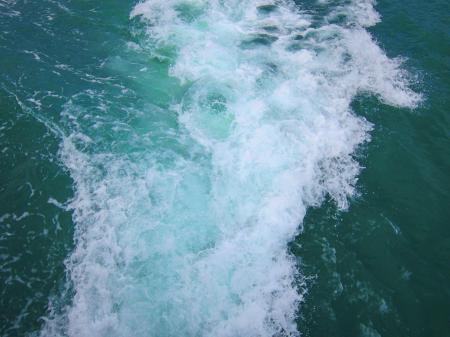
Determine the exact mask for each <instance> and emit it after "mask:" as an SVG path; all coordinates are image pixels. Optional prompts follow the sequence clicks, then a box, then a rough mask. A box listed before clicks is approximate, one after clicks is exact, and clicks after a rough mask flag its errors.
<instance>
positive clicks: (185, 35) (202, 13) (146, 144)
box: [0, 0, 422, 337]
mask: <svg viewBox="0 0 450 337" xmlns="http://www.w3.org/2000/svg"><path fill="white" fill-rule="evenodd" d="M13 3H14V4H15V1H13V0H11V1H9V0H7V1H1V0H0V11H2V10H3V9H4V11H3V14H2V13H0V19H2V20H3V19H4V17H8V18H9V19H11V20H13V19H14V20H18V19H17V18H20V17H21V13H20V11H13V10H11V11H9V9H8V8H10V7H11V8H12V5H11V4H13ZM48 3H49V4H50V3H51V4H52V6H55V8H57V11H60V12H63V13H65V15H66V17H67V18H69V19H67V22H63V23H61V24H62V27H66V26H67V27H68V26H70V25H73V26H75V27H78V26H82V25H81V23H80V22H82V21H83V20H86V21H89V20H90V18H83V17H81V18H76V19H73V18H74V17H75V14H73V12H72V9H71V8H72V7H76V6H75V5H77V6H81V7H82V6H84V5H83V4H82V3H81V2H80V3H79V4H77V3H76V2H74V3H75V4H74V3H70V6H69V5H68V7H66V6H64V4H63V2H58V1H57V2H53V1H49V2H48ZM55 4H57V5H55ZM374 5H375V3H374V1H370V0H343V1H337V0H321V1H319V2H318V3H315V4H314V5H311V6H309V7H308V6H306V2H304V3H295V2H294V1H291V0H240V1H238V0H146V1H143V2H140V3H138V4H135V5H133V9H132V11H131V13H126V14H129V18H128V19H127V20H128V21H127V22H129V23H130V24H129V26H128V27H127V28H129V30H127V31H126V32H124V31H123V30H121V29H122V28H120V27H121V26H119V28H117V29H116V28H111V27H116V26H115V25H114V24H111V25H110V26H107V27H109V28H108V29H110V30H111V31H112V33H111V34H116V35H115V36H120V38H121V39H124V40H127V41H128V42H127V43H126V48H124V49H123V50H121V51H120V52H118V53H116V54H112V55H106V56H105V55H101V53H100V52H98V50H95V52H98V54H99V55H96V56H95V60H96V62H97V61H98V62H97V63H96V65H97V66H98V67H97V68H95V69H94V70H93V69H92V68H94V67H91V68H89V66H85V65H83V66H80V67H79V68H77V67H75V66H73V64H75V62H73V60H71V59H70V57H72V58H75V59H76V58H77V57H79V58H80V63H81V64H84V63H83V62H85V63H88V62H87V61H86V59H87V57H86V52H85V50H83V49H82V48H79V49H78V50H77V49H76V48H75V47H74V48H73V49H70V45H65V46H64V48H69V49H70V50H68V52H67V55H69V56H70V57H67V55H66V54H64V48H62V47H61V51H58V53H57V52H56V51H55V55H57V56H53V55H52V54H51V53H48V55H47V54H46V53H44V52H42V51H39V50H37V49H36V50H33V49H32V46H29V47H27V48H29V49H27V50H25V51H24V53H25V54H26V55H27V57H29V58H31V59H33V62H36V64H38V65H34V66H33V67H32V69H34V70H35V71H36V72H37V73H39V72H41V73H42V74H45V76H48V78H49V80H48V83H47V82H46V84H45V86H47V87H46V89H45V88H44V87H43V85H42V83H41V84H39V83H34V82H33V80H32V79H33V78H32V77H31V75H26V74H25V75H24V74H22V73H20V72H19V71H18V74H15V73H14V72H13V70H11V69H12V68H13V67H10V68H11V69H9V68H8V71H9V72H11V74H12V75H8V74H9V73H8V72H6V71H5V74H7V75H5V76H6V77H5V78H6V80H5V78H3V77H2V82H3V83H0V84H2V86H1V89H2V91H1V92H0V94H2V95H3V91H5V92H7V93H9V94H8V97H12V98H13V99H14V100H15V101H16V102H17V104H18V106H19V107H20V108H21V109H22V110H23V113H24V114H25V115H27V116H32V117H33V118H35V119H36V120H38V121H39V123H40V125H41V124H42V125H45V127H46V130H47V131H46V132H48V134H47V135H46V138H45V139H47V138H50V137H54V138H55V139H57V141H60V144H59V145H58V148H59V150H58V151H57V152H58V157H57V160H59V161H60V162H61V163H62V166H63V167H64V169H65V170H66V171H67V172H68V174H69V175H70V177H71V178H72V180H73V193H74V195H73V197H72V198H71V199H70V200H69V201H68V202H67V203H64V202H60V201H57V199H58V198H57V197H55V198H53V197H51V198H48V201H47V200H45V201H44V202H45V203H47V204H49V205H52V207H55V208H57V209H58V210H59V212H62V210H66V211H70V212H72V219H73V223H74V226H75V234H74V235H75V236H74V237H75V244H74V248H73V250H71V251H70V253H69V256H68V257H67V258H66V260H65V269H66V274H67V280H66V282H65V284H64V287H63V288H64V289H58V290H57V291H56V293H55V294H54V295H52V296H51V297H50V299H49V313H48V315H47V316H46V318H45V320H44V323H43V325H42V328H41V330H40V331H39V332H37V335H41V336H76V337H88V336H89V337H90V336H99V337H101V336H105V337H106V336H108V337H114V336H136V337H139V336H155V337H165V336H186V337H187V336H199V337H200V336H211V337H226V336H227V337H238V336H242V337H252V336H255V337H256V336H261V337H262V336H267V337H272V336H300V334H301V333H302V326H301V324H300V323H299V322H300V320H299V317H300V316H301V314H302V307H303V306H302V303H303V301H304V296H305V294H306V293H307V291H308V288H307V286H306V282H305V277H306V276H305V275H304V274H302V265H301V263H300V261H299V259H298V257H295V256H293V255H292V254H291V253H289V251H288V244H289V243H290V242H291V241H292V240H293V239H294V238H295V237H296V236H297V235H300V234H301V232H302V229H303V225H302V224H303V219H304V217H305V214H306V211H307V210H308V209H309V208H312V207H318V206H320V205H321V204H323V202H324V201H325V200H333V202H334V203H335V205H337V207H338V208H339V209H341V210H346V209H347V208H348V206H349V201H350V200H351V198H352V197H354V196H355V195H357V194H358V190H357V188H356V183H357V179H358V174H359V172H360V170H361V166H360V164H359V163H358V162H357V160H356V157H355V153H356V151H357V149H358V148H359V147H360V146H361V145H362V144H364V143H365V142H368V141H369V140H370V133H371V130H372V128H373V125H372V124H371V123H370V122H368V121H367V120H366V119H365V118H364V117H362V116H357V115H356V114H355V113H354V112H353V111H352V102H354V100H355V98H356V97H357V96H366V97H368V96H373V97H375V99H377V100H378V101H379V102H381V103H382V104H385V105H390V106H393V107H406V108H413V107H416V106H417V105H418V103H419V102H420V101H421V99H422V98H421V95H420V94H418V93H416V92H414V91H413V90H411V89H410V84H411V83H412V78H411V75H410V74H408V73H407V72H406V71H404V70H403V69H402V61H403V60H402V59H401V58H389V57H387V55H386V54H385V52H384V51H383V50H382V49H381V48H380V47H379V45H378V44H377V42H376V41H375V40H374V38H373V37H372V36H371V34H370V33H369V32H368V30H367V29H368V27H371V26H373V25H375V24H377V23H378V22H379V21H380V19H381V18H380V15H379V14H378V13H377V12H376V11H375V9H374ZM30 6H31V5H30ZM49 6H50V5H49ZM71 6H72V7H71ZM312 7H314V9H312ZM55 11H56V10H55ZM2 15H3V16H2ZM42 15H45V16H46V22H47V21H48V22H52V21H53V20H55V22H57V20H58V16H57V15H53V14H52V13H51V11H50V10H49V11H48V12H45V13H44V14H42ZM70 18H72V19H70ZM4 20H6V19H4ZM70 20H74V22H75V24H74V23H73V22H71V21H70ZM77 20H78V21H77ZM1 22H2V21H1V20H0V23H1ZM5 22H6V21H5ZM92 26H95V24H92ZM36 27H40V28H42V29H44V28H45V27H46V26H45V25H44V24H42V25H41V26H39V25H38V24H36ZM43 27H44V28H43ZM55 27H56V26H55ZM40 28H39V29H40ZM36 29H38V28H36ZM105 29H106V28H105ZM115 29H116V30H115ZM18 31H19V30H18ZM55 31H57V30H55ZM46 33H48V34H49V36H52V38H51V39H50V38H49V36H47V35H46V39H47V40H46V41H50V40H53V39H57V37H55V35H54V31H52V30H48V31H46ZM66 33H67V34H69V32H66ZM5 34H6V33H5ZM17 34H18V33H17ZM23 34H24V35H27V34H28V31H27V32H26V34H25V33H23ZM30 34H31V33H30ZM70 34H71V35H70V38H68V40H69V41H72V42H73V43H74V45H81V46H83V43H82V41H84V40H85V39H90V41H97V40H96V39H98V41H97V42H96V43H91V44H90V45H89V46H91V47H90V48H94V45H95V44H98V45H101V44H104V43H105V44H106V43H108V42H105V41H103V39H100V38H98V37H97V36H96V35H95V33H90V34H91V35H89V34H88V33H87V34H84V35H83V32H82V31H81V30H77V28H74V29H72V30H71V31H70ZM60 35H61V36H63V35H64V34H63V32H61V34H60ZM5 36H6V37H5ZM0 41H1V43H3V41H12V39H10V38H9V37H8V36H7V35H4V36H3V35H2V34H0ZM80 41H81V42H80ZM14 43H16V41H15V42H14ZM17 43H20V40H18V42H17ZM11 45H14V44H12V42H11ZM42 45H44V44H42ZM61 45H62V44H61ZM42 48H44V47H42ZM87 49H89V48H87ZM42 50H45V49H42ZM99 50H102V49H99ZM0 51H1V52H2V53H3V52H4V51H3V49H1V50H0ZM5 53H6V52H5ZM92 54H94V50H92ZM5 55H6V54H5ZM8 55H9V54H8ZM13 55H14V54H13ZM9 59H13V57H11V58H9ZM8 62H10V61H8ZM71 62H72V63H71ZM69 63H70V64H72V65H70V64H69ZM44 64H46V65H47V66H48V67H49V69H50V70H47V71H43V70H42V69H44V68H43V67H44ZM7 66H8V63H7V62H5V69H6V68H7ZM40 67H42V68H40ZM14 76H15V77H14ZM27 76H28V77H27ZM51 76H55V77H57V78H58V81H60V82H56V81H52V80H51V78H53V77H51ZM11 78H17V80H15V81H12V80H11ZM30 78H31V79H30ZM46 81H47V78H46ZM65 81H67V82H65ZM5 83H6V84H5ZM10 83H14V84H10ZM55 83H58V84H55ZM67 83H72V84H73V83H76V86H75V85H73V86H74V87H76V88H81V89H73V90H72V89H71V88H70V86H69V85H68V84H67ZM23 86H26V90H25V89H23V90H25V91H24V92H25V94H24V93H22V92H21V90H22V88H23ZM34 86H36V88H34ZM52 86H54V88H53V87H52ZM22 96H25V97H26V98H22ZM2 97H3V96H0V98H2ZM56 101H57V102H63V103H62V104H61V105H62V112H61V111H60V110H58V111H57V112H55V113H54V114H52V107H55V106H57V104H56V103H55V102H56ZM49 102H50V103H49ZM30 107H31V108H30ZM5 123H6V122H5ZM8 127H9V126H8V125H7V123H6V124H2V125H1V126H0V137H3V131H2V130H6V129H7V128H8ZM49 135H50V136H49ZM2 139H3V138H2ZM36 142H39V139H38V137H36ZM45 149H47V147H45ZM5 151H6V150H5ZM5 151H3V152H5ZM48 152H51V149H49V150H48ZM55 152H56V151H55ZM49 158H51V160H49V161H52V160H54V158H53V157H51V156H50V155H49ZM46 160H47V159H46ZM57 160H55V162H56V161H57ZM56 175H58V174H55V176H56ZM36 180H38V179H36ZM44 181H45V180H44ZM27 184H29V185H26V186H27V187H26V190H27V191H28V190H30V191H31V192H30V193H31V195H30V197H29V198H30V200H31V198H32V197H33V196H34V195H41V194H42V193H41V192H40V191H38V189H36V191H35V189H34V187H33V185H32V184H31V183H29V182H28V181H27ZM33 184H35V183H34V182H33ZM69 184H70V183H69ZM35 185H36V184H35ZM58 188H59V186H58ZM58 188H56V187H55V186H54V187H53V191H56V190H58ZM62 188H63V187H62V186H61V189H62ZM1 192H2V193H3V190H2V191H1ZM52 193H53V192H52ZM55 193H56V192H55ZM63 199H64V198H63V197H61V198H59V200H63ZM39 207H41V206H39ZM41 208H42V209H43V207H41ZM42 212H44V210H42ZM11 214H12V215H11ZM11 214H6V215H2V214H0V223H3V222H4V221H7V220H8V219H10V220H11V219H14V221H16V220H17V221H19V220H22V219H25V218H27V217H29V216H31V213H28V212H24V213H23V214H22V215H20V214H17V215H15V214H13V213H11ZM58 216H59V215H56V216H55V217H54V219H55V222H56V223H58V226H59V219H58ZM42 217H44V218H45V216H44V215H43V216H42ZM8 221H9V220H8ZM11 221H12V220H11ZM392 226H394V225H392ZM5 228H6V227H5ZM393 228H394V227H393ZM8 231H10V229H9V227H8ZM396 232H397V231H396ZM33 233H34V232H33ZM44 234H45V235H44V236H45V237H48V232H47V233H44ZM2 235H3V234H2ZM8 235H10V234H8ZM33 235H34V234H33ZM5 237H6V236H5ZM56 237H57V236H56ZM57 238H58V237H57ZM2 240H3V236H2ZM327 247H328V246H327ZM68 250H69V249H68ZM327 252H328V253H327V254H325V253H324V254H325V255H326V258H327V259H328V260H330V261H331V260H332V261H334V262H336V256H335V251H334V253H333V248H331V247H328V250H327ZM60 254H64V252H60ZM333 254H334V255H333ZM4 256H6V255H1V256H0V257H4ZM8 256H9V255H8ZM8 256H7V257H8ZM20 256H21V255H19V257H18V258H17V259H19V258H21V257H20ZM8 258H9V257H8ZM13 258H16V257H13ZM48 261H49V264H51V263H53V262H51V259H49V260H48ZM13 262H14V261H13ZM54 263H55V264H56V263H57V262H54ZM5 265H6V264H5ZM2 268H3V267H2ZM33 268H34V267H33ZM5 270H6V269H5ZM1 271H2V273H3V269H2V270H1ZM32 272H33V273H35V272H34V271H32ZM2 275H3V274H2ZM50 279H51V277H49V280H47V283H49V284H50V283H52V282H53V283H55V284H56V283H57V282H56V281H50ZM7 281H8V282H9V283H8V282H5V284H7V285H8V286H9V284H12V283H13V279H12V278H9V279H8V280H7ZM23 283H26V282H23ZM30 288H33V291H34V292H36V293H38V290H36V289H38V287H35V286H33V287H31V286H30ZM5 289H6V288H5ZM8 289H9V288H8ZM8 291H9V290H8ZM44 293H45V292H44ZM2 296H4V292H3V291H2ZM42 296H44V295H42ZM45 301H47V299H45ZM2 303H3V302H2ZM30 303H32V302H29V303H28V304H27V306H26V307H25V309H23V310H22V311H21V314H20V316H19V318H18V319H17V321H16V323H14V327H18V326H20V324H19V323H20V322H21V320H22V319H23V320H25V319H26V316H27V315H28V314H27V308H28V305H31V304H30ZM383 308H384V307H383ZM386 310H387V309H386ZM386 310H385V311H386ZM2 317H3V316H2ZM11 325H12V324H11ZM364 329H365V330H364V331H366V332H367V331H368V332H367V333H366V335H369V334H370V333H371V332H370V331H372V330H371V328H370V326H367V327H366V326H364ZM5 331H6V330H5Z"/></svg>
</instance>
